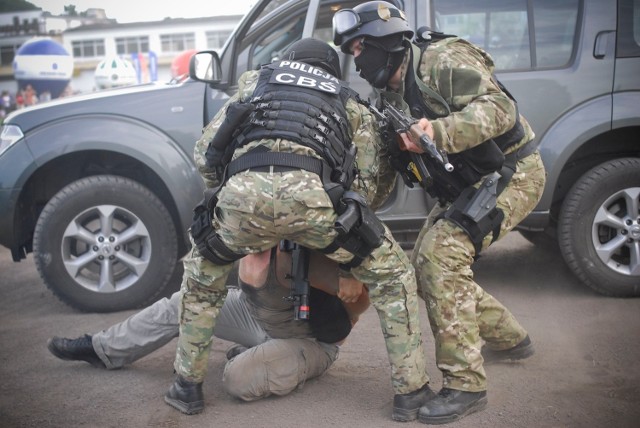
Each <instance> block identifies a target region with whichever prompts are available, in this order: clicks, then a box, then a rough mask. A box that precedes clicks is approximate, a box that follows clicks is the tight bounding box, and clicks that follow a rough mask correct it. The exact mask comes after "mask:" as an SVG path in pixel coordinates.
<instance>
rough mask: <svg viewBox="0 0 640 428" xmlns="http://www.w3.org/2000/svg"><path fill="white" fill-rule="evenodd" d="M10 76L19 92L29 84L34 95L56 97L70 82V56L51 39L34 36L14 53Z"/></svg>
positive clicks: (71, 63)
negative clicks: (34, 92) (48, 94)
mask: <svg viewBox="0 0 640 428" xmlns="http://www.w3.org/2000/svg"><path fill="white" fill-rule="evenodd" d="M13 74H14V77H15V79H16V81H17V82H18V88H19V89H24V88H25V87H26V86H27V85H31V86H32V87H33V89H35V90H36V94H37V95H40V94H41V93H42V92H44V91H49V92H50V93H51V98H57V97H58V96H60V94H61V93H62V91H64V90H65V88H66V87H67V85H68V84H69V82H70V81H71V76H72V74H73V57H72V56H71V55H69V53H68V52H67V50H66V49H65V48H64V47H63V46H62V45H61V44H60V43H58V42H56V41H54V40H52V39H51V38H49V37H34V38H33V39H30V40H28V41H27V42H25V43H24V44H23V45H22V46H21V47H20V49H18V52H16V56H15V58H14V60H13Z"/></svg>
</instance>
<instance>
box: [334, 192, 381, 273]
mask: <svg viewBox="0 0 640 428" xmlns="http://www.w3.org/2000/svg"><path fill="white" fill-rule="evenodd" d="M337 212H338V218H337V219H336V222H335V227H336V230H337V231H338V237H337V238H336V239H335V241H334V242H333V243H332V244H331V245H329V247H327V248H325V249H324V250H323V251H324V252H325V253H332V252H334V251H335V250H337V249H338V248H344V249H345V250H347V251H349V252H350V253H352V254H353V255H354V257H353V259H352V260H351V261H350V262H348V263H344V264H342V265H341V266H340V267H341V268H342V269H344V270H349V269H351V268H354V267H357V266H360V264H361V263H362V262H363V260H364V259H365V258H367V257H368V256H369V255H370V254H371V252H372V251H373V250H375V249H376V248H378V247H379V246H380V245H382V242H383V237H384V233H385V228H384V225H383V224H382V221H380V219H379V218H378V217H377V216H376V215H375V213H374V212H373V211H372V210H371V208H369V206H368V205H367V203H366V201H365V200H364V198H363V197H362V195H360V194H358V193H356V192H354V191H351V190H348V191H346V192H344V194H343V195H342V199H341V200H340V202H339V204H338V209H337Z"/></svg>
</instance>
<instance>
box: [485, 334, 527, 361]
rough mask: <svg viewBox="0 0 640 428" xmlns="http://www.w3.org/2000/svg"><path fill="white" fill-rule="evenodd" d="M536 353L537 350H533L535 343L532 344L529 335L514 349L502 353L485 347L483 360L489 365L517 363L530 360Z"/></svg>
mask: <svg viewBox="0 0 640 428" xmlns="http://www.w3.org/2000/svg"><path fill="white" fill-rule="evenodd" d="M534 352H535V350H534V349H533V343H531V339H530V338H529V335H527V337H525V338H524V339H522V341H521V342H520V343H518V344H517V345H516V346H514V347H513V348H509V349H504V350H502V351H494V350H492V349H489V348H487V347H486V346H483V347H482V358H484V360H485V362H487V363H497V362H501V361H517V360H524V359H525V358H529V357H530V356H532V355H533V354H534Z"/></svg>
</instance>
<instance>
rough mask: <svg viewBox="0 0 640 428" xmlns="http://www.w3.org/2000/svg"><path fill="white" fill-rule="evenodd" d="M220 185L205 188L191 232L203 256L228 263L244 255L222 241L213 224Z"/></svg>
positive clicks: (215, 262)
mask: <svg viewBox="0 0 640 428" xmlns="http://www.w3.org/2000/svg"><path fill="white" fill-rule="evenodd" d="M219 189H220V188H219V187H218V188H215V189H207V190H205V197H204V199H203V200H202V201H200V203H199V204H198V205H196V207H195V208H194V210H193V222H192V223H191V228H190V229H189V233H191V237H192V238H193V242H194V244H195V246H196V248H197V249H198V252H199V253H200V255H201V256H202V257H204V258H205V259H207V260H209V261H210V262H211V263H213V264H216V265H227V264H230V263H233V262H235V261H236V260H239V259H241V258H242V257H244V256H245V255H244V254H238V253H235V252H234V251H232V250H231V249H229V247H227V245H226V244H225V243H224V242H222V239H221V238H220V236H219V235H218V234H217V233H216V231H215V230H214V228H213V225H212V218H213V216H212V214H213V210H214V209H215V206H216V204H217V203H218V197H217V194H218V191H219Z"/></svg>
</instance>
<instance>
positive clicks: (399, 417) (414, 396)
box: [391, 383, 436, 422]
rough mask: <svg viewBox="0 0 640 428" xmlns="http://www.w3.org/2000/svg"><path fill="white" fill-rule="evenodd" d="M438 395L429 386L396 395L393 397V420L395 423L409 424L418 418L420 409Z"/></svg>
mask: <svg viewBox="0 0 640 428" xmlns="http://www.w3.org/2000/svg"><path fill="white" fill-rule="evenodd" d="M435 396H436V394H435V393H434V392H433V391H432V390H431V388H429V384H428V383H425V384H424V386H423V387H422V388H420V389H418V390H416V391H413V392H410V393H408V394H396V395H394V396H393V413H392V414H391V418H392V419H393V420H394V421H399V422H408V421H413V420H415V419H416V418H417V417H418V409H420V407H422V405H423V404H424V403H426V402H427V400H430V399H432V398H434V397H435Z"/></svg>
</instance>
